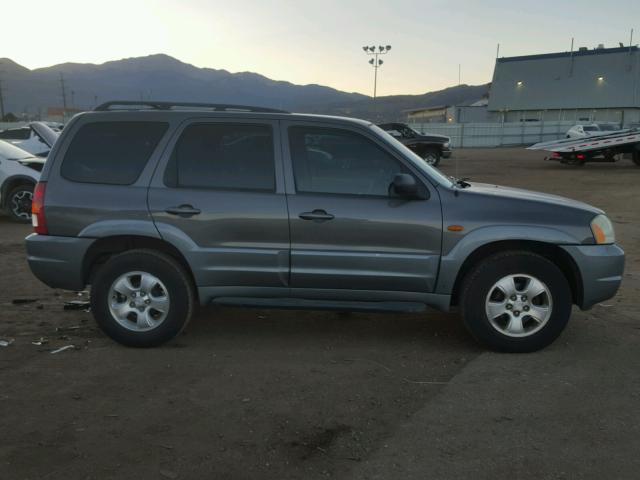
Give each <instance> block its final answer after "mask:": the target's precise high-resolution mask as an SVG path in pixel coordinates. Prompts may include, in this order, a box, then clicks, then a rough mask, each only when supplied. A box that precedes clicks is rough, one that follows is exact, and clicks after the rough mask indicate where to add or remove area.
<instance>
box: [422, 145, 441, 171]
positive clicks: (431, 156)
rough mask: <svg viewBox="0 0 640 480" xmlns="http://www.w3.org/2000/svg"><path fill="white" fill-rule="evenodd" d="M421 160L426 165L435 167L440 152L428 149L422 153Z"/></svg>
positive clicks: (438, 160) (438, 161)
mask: <svg viewBox="0 0 640 480" xmlns="http://www.w3.org/2000/svg"><path fill="white" fill-rule="evenodd" d="M422 158H423V159H424V161H425V162H427V165H431V166H432V167H437V166H438V164H439V163H440V152H438V151H437V150H434V149H428V150H425V151H423V152H422Z"/></svg>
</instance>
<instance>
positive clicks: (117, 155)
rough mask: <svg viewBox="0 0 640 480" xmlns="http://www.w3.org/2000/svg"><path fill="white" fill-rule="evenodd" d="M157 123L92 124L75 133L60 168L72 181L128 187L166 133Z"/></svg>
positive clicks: (163, 125)
mask: <svg viewBox="0 0 640 480" xmlns="http://www.w3.org/2000/svg"><path fill="white" fill-rule="evenodd" d="M167 128H168V124H166V123H161V122H95V123H88V124H86V125H84V126H82V127H81V128H80V130H78V133H76V135H75V137H74V138H73V140H72V141H71V145H70V146H69V149H68V150H67V153H66V155H65V157H64V160H63V162H62V167H61V173H62V176H63V177H64V178H66V179H67V180H71V181H72V182H82V183H102V184H107V185H131V184H132V183H134V182H135V181H136V180H137V179H138V177H139V176H140V173H142V170H143V169H144V167H145V165H146V164H147V161H148V160H149V157H150V156H151V154H152V153H153V150H154V149H155V148H156V146H157V145H158V142H159V141H160V139H161V138H162V136H163V135H164V133H165V132H166V131H167Z"/></svg>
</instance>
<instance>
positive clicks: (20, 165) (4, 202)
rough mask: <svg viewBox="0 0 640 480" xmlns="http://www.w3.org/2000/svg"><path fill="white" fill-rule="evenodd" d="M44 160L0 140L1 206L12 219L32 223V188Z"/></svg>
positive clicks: (37, 178)
mask: <svg viewBox="0 0 640 480" xmlns="http://www.w3.org/2000/svg"><path fill="white" fill-rule="evenodd" d="M45 161H46V158H43V157H37V156H35V155H32V154H31V153H29V152H26V151H25V150H22V149H21V148H18V147H16V146H15V145H11V144H10V143H8V142H5V141H3V140H0V206H1V207H2V208H3V209H4V210H6V211H7V213H8V214H9V217H10V218H11V219H12V220H14V221H16V222H22V223H29V222H31V201H32V199H33V188H34V187H35V185H36V183H37V182H38V180H39V179H40V172H41V171H42V167H43V166H44V162H45Z"/></svg>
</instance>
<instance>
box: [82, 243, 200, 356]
mask: <svg viewBox="0 0 640 480" xmlns="http://www.w3.org/2000/svg"><path fill="white" fill-rule="evenodd" d="M193 304H194V292H193V287H192V283H191V281H190V279H189V277H188V276H187V274H186V272H185V271H184V269H183V268H182V266H181V265H180V264H179V263H178V262H177V261H176V260H175V259H173V258H172V257H170V256H168V255H165V254H163V253H160V252H157V251H153V250H143V249H141V250H131V251H128V252H125V253H121V254H119V255H116V256H114V257H112V258H111V259H109V260H108V261H107V263H106V264H104V265H103V266H102V267H100V269H99V270H98V271H97V273H96V275H95V278H94V279H93V285H92V289H91V310H92V312H93V315H94V317H95V319H96V321H97V322H98V325H99V326H100V328H101V329H102V330H103V331H104V332H105V333H106V334H107V335H108V336H109V337H111V338H112V339H113V340H115V341H117V342H119V343H121V344H123V345H127V346H131V347H153V346H157V345H160V344H162V343H165V342H167V341H169V340H171V339H172V338H174V337H175V336H177V335H178V334H179V333H180V332H181V331H182V329H183V328H184V327H185V326H186V325H187V323H188V321H189V319H190V317H191V313H192V311H193Z"/></svg>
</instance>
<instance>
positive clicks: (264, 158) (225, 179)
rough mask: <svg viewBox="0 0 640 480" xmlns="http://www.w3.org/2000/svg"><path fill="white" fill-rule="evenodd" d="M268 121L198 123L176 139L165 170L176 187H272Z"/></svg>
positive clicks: (254, 188)
mask: <svg viewBox="0 0 640 480" xmlns="http://www.w3.org/2000/svg"><path fill="white" fill-rule="evenodd" d="M273 151H274V150H273V131H272V129H271V127H270V126H269V125H245V124H237V123H230V124H223V123H198V124H193V125H189V126H188V127H187V128H186V129H185V130H184V132H183V133H182V135H181V136H180V138H179V139H178V141H177V143H176V146H175V148H174V151H173V153H172V155H171V159H170V161H169V164H168V165H167V170H166V172H165V177H164V180H165V184H166V185H167V186H170V187H177V188H212V189H232V190H266V191H274V190H275V160H274V153H273Z"/></svg>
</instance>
